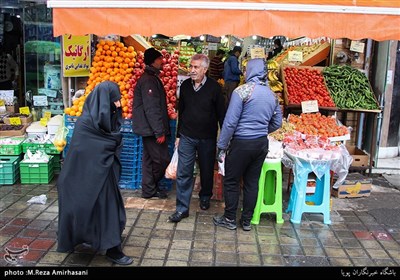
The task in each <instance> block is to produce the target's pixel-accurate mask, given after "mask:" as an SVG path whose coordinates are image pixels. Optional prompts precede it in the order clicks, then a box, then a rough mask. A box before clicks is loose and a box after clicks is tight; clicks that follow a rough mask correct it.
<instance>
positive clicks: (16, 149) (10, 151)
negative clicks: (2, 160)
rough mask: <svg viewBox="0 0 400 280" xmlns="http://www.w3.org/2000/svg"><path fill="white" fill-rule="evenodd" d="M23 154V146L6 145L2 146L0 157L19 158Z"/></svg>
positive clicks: (0, 147) (0, 146) (0, 145)
mask: <svg viewBox="0 0 400 280" xmlns="http://www.w3.org/2000/svg"><path fill="white" fill-rule="evenodd" d="M21 153H22V147H21V144H17V145H5V144H0V155H15V156H18V155H20V154H21Z"/></svg>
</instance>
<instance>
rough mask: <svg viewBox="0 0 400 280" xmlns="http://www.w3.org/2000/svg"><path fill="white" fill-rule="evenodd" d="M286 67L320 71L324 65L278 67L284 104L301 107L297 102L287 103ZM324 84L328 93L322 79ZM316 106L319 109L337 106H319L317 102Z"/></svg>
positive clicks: (294, 107) (329, 108)
mask: <svg viewBox="0 0 400 280" xmlns="http://www.w3.org/2000/svg"><path fill="white" fill-rule="evenodd" d="M286 68H296V69H310V70H316V71H318V72H319V73H322V71H323V69H324V67H311V66H285V67H281V68H280V70H281V73H280V74H281V79H282V83H283V99H284V102H285V106H286V107H287V108H289V109H290V108H293V109H296V108H301V103H299V104H294V103H289V93H288V84H287V81H286V80H287V77H286V74H285V69H286ZM324 86H325V89H326V90H327V91H328V93H329V90H328V88H327V86H326V84H325V81H324ZM308 100H310V99H308ZM308 100H302V101H308ZM318 108H319V109H321V110H331V111H337V109H338V108H337V107H336V106H331V107H327V106H319V104H318Z"/></svg>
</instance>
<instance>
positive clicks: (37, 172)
mask: <svg viewBox="0 0 400 280" xmlns="http://www.w3.org/2000/svg"><path fill="white" fill-rule="evenodd" d="M20 173H21V184H48V183H50V181H51V180H52V179H53V177H54V157H53V156H49V161H48V162H29V161H26V162H25V160H22V161H21V162H20Z"/></svg>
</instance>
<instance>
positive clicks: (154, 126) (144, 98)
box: [132, 66, 170, 138]
mask: <svg viewBox="0 0 400 280" xmlns="http://www.w3.org/2000/svg"><path fill="white" fill-rule="evenodd" d="M158 73H159V71H158V70H157V69H156V68H154V67H152V66H146V69H145V70H144V73H143V75H142V76H141V77H140V78H139V80H138V82H137V84H136V87H135V91H134V97H133V112H132V115H133V116H132V128H133V132H134V133H136V134H139V135H141V136H143V137H147V136H154V137H156V138H158V137H160V136H162V135H169V134H170V129H169V120H168V112H167V101H166V93H165V90H164V86H163V84H162V82H161V80H160V78H159V77H158Z"/></svg>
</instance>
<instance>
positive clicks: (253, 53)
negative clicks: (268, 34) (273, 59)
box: [250, 48, 265, 59]
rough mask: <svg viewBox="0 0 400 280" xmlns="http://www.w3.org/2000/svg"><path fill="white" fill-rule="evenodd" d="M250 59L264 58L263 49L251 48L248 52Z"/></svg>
mask: <svg viewBox="0 0 400 280" xmlns="http://www.w3.org/2000/svg"><path fill="white" fill-rule="evenodd" d="M250 57H251V59H255V58H265V49H264V48H253V49H251V50H250Z"/></svg>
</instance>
